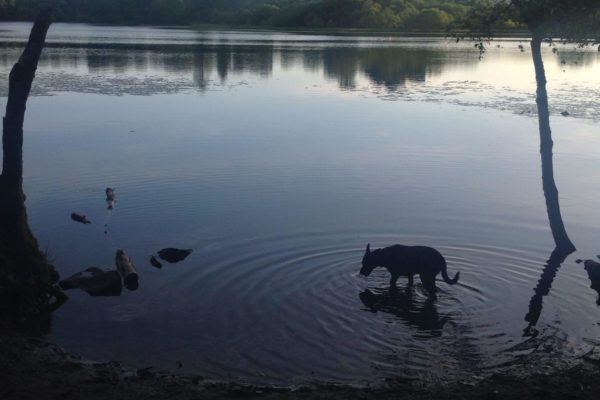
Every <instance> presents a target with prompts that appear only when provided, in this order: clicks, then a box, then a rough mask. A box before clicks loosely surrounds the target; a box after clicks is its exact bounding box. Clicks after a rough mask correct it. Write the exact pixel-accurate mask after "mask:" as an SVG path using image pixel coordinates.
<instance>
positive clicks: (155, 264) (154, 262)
mask: <svg viewBox="0 0 600 400" xmlns="http://www.w3.org/2000/svg"><path fill="white" fill-rule="evenodd" d="M150 264H152V266H153V267H156V268H158V269H161V268H162V267H163V265H162V264H161V263H160V261H158V259H157V258H156V257H155V256H152V257H151V258H150Z"/></svg>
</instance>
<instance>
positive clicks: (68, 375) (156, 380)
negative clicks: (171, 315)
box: [0, 330, 600, 400]
mask: <svg viewBox="0 0 600 400" xmlns="http://www.w3.org/2000/svg"><path fill="white" fill-rule="evenodd" d="M0 353H1V354H2V357H1V359H0V398H2V399H25V400H26V399H36V400H38V399H82V398H85V399H91V400H94V399H121V398H122V399H130V400H136V399H162V398H177V399H239V398H255V399H292V400H295V399H345V400H348V399H382V398H385V399H431V398H437V399H457V398H460V399H480V398H486V399H504V400H506V399H522V398H534V399H535V398H544V399H565V398H569V399H584V398H585V399H589V398H598V396H600V379H598V378H599V377H600V365H598V364H597V363H595V362H593V361H585V360H582V362H581V363H580V364H579V365H577V366H573V367H570V368H567V369H565V370H562V371H554V372H551V373H548V374H536V375H532V376H528V377H520V376H517V375H515V374H511V373H506V374H496V375H493V376H491V377H489V378H486V379H484V380H481V381H480V382H478V383H469V384H465V383H450V384H444V383H439V384H437V385H435V386H429V387H425V386H422V385H421V384H420V383H419V382H418V381H413V382H390V383H389V384H388V385H386V386H381V387H353V386H346V385H333V384H325V383H323V384H309V385H305V386H299V387H287V388H277V387H258V386H248V385H242V384H238V383H235V382H223V383H215V382H207V381H205V380H204V379H203V378H202V377H201V376H178V375H174V374H168V373H160V372H158V371H155V370H153V369H152V368H145V369H137V370H136V369H129V368H125V367H123V366H122V365H121V364H119V363H117V362H110V363H96V362H92V361H88V360H83V359H81V358H79V357H77V356H74V355H71V354H69V353H68V352H67V351H65V350H64V349H62V348H60V347H58V346H56V345H54V344H52V343H50V342H48V341H46V340H44V339H40V338H35V337H27V336H24V335H22V334H18V333H15V332H14V331H6V330H5V331H2V332H0Z"/></svg>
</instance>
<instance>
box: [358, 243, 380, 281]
mask: <svg viewBox="0 0 600 400" xmlns="http://www.w3.org/2000/svg"><path fill="white" fill-rule="evenodd" d="M375 267H376V265H375V264H374V263H373V260H372V257H371V245H370V244H368V245H367V250H366V251H365V255H364V256H363V259H362V268H361V269H360V274H361V275H364V276H369V275H371V272H373V270H374V269H375Z"/></svg>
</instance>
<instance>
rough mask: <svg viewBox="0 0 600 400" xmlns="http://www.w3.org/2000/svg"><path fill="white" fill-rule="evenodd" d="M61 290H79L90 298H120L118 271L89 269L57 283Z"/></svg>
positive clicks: (120, 287) (119, 276)
mask: <svg viewBox="0 0 600 400" xmlns="http://www.w3.org/2000/svg"><path fill="white" fill-rule="evenodd" d="M59 286H60V288H61V289H63V290H70V289H81V290H84V291H85V292H87V293H88V294H89V295H90V296H106V297H108V296H120V295H121V290H122V283H121V275H120V274H119V272H118V271H115V270H112V271H103V270H101V269H100V268H96V267H91V268H88V269H86V270H85V271H82V272H78V273H76V274H75V275H73V276H71V277H69V278H67V279H64V280H62V281H60V282H59Z"/></svg>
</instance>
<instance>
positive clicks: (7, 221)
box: [0, 10, 51, 249]
mask: <svg viewBox="0 0 600 400" xmlns="http://www.w3.org/2000/svg"><path fill="white" fill-rule="evenodd" d="M50 23H51V13H50V10H45V11H43V12H42V13H40V15H39V17H38V18H37V20H36V22H35V24H34V26H33V28H32V30H31V35H30V37H29V42H28V43H27V47H26V48H25V50H24V51H23V54H22V55H21V57H20V58H19V61H18V62H17V63H16V64H15V66H14V67H13V69H12V70H11V72H10V76H9V90H8V99H7V104H6V115H5V117H4V119H3V121H2V122H3V124H2V125H3V130H2V149H3V160H2V175H1V176H0V240H1V241H2V243H4V244H5V246H7V247H10V248H13V249H18V248H19V247H21V246H23V245H25V244H27V243H29V242H32V241H34V240H35V239H34V237H33V235H32V233H31V231H30V229H29V225H28V224H27V212H26V210H25V196H24V195H23V121H24V119H25V109H26V104H27V98H28V97H29V92H30V91H31V85H32V83H33V78H34V77H35V71H36V69H37V65H38V61H39V58H40V55H41V53H42V49H43V47H44V42H45V40H46V33H47V31H48V28H49V26H50ZM36 245H37V243H36Z"/></svg>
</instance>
